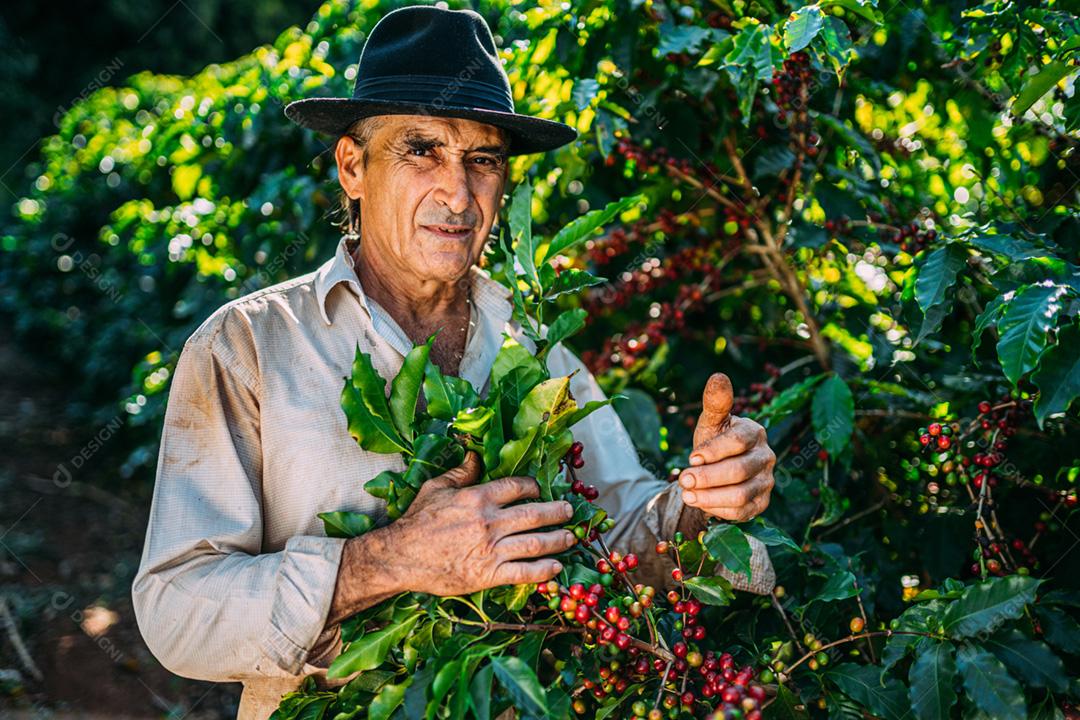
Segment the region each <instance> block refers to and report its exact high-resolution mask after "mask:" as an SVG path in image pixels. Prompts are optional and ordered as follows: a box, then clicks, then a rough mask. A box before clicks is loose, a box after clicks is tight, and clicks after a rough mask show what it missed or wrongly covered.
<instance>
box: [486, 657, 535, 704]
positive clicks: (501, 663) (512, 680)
mask: <svg viewBox="0 0 1080 720" xmlns="http://www.w3.org/2000/svg"><path fill="white" fill-rule="evenodd" d="M491 666H492V669H493V670H494V672H495V677H496V678H497V679H498V681H499V683H500V684H501V685H502V686H503V687H504V688H506V691H507V692H508V693H510V697H511V698H512V699H513V701H514V706H515V707H516V708H518V709H519V710H521V711H523V712H525V713H527V714H529V715H534V716H537V717H546V716H547V714H548V702H547V693H546V692H545V691H544V688H543V686H542V685H541V684H540V680H539V679H538V678H537V677H536V673H535V672H533V670H532V668H530V667H529V666H528V665H526V664H525V663H524V662H522V660H521V659H520V658H517V657H514V656H512V655H510V656H498V655H496V656H494V657H492V658H491Z"/></svg>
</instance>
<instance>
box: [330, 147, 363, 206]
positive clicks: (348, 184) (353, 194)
mask: <svg viewBox="0 0 1080 720" xmlns="http://www.w3.org/2000/svg"><path fill="white" fill-rule="evenodd" d="M334 159H335V160H336V161H337V167H338V182H340V183H341V189H342V190H344V191H345V194H346V195H348V196H349V197H350V198H352V199H353V200H363V199H364V149H363V148H362V147H361V146H360V144H359V143H358V142H356V140H353V139H352V138H351V137H349V136H348V135H345V136H343V137H341V138H339V139H338V141H337V146H335V147H334Z"/></svg>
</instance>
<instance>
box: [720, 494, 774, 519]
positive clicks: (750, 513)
mask: <svg viewBox="0 0 1080 720" xmlns="http://www.w3.org/2000/svg"><path fill="white" fill-rule="evenodd" d="M768 507H769V496H768V494H767V493H762V494H761V495H758V497H757V498H755V499H754V501H753V502H752V503H750V504H749V505H744V506H742V507H737V508H736V507H716V508H709V509H708V510H705V512H706V513H708V514H709V515H713V516H715V517H718V518H720V519H721V520H727V521H729V522H746V521H747V520H751V519H753V518H756V517H757V516H758V515H760V514H761V513H763V512H765V510H766V509H767V508H768Z"/></svg>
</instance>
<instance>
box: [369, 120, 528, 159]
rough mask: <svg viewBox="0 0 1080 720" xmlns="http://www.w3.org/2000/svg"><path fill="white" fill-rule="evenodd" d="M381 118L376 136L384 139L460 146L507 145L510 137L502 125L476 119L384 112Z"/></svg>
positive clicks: (469, 147) (458, 147) (462, 148)
mask: <svg viewBox="0 0 1080 720" xmlns="http://www.w3.org/2000/svg"><path fill="white" fill-rule="evenodd" d="M380 119H381V120H382V122H381V123H380V125H379V129H378V131H377V132H376V138H378V140H381V141H382V142H384V143H400V142H404V141H406V140H409V139H418V138H419V139H426V140H431V141H434V142H437V143H439V144H440V145H442V146H445V147H448V148H451V149H458V150H467V149H475V148H485V149H491V148H497V147H501V148H503V149H505V148H506V147H507V145H508V144H509V137H508V136H507V134H506V132H505V131H504V130H503V129H502V128H498V127H495V126H494V125H489V124H487V123H483V122H479V121H477V120H467V119H465V118H449V117H434V116H430V115H382V116H380Z"/></svg>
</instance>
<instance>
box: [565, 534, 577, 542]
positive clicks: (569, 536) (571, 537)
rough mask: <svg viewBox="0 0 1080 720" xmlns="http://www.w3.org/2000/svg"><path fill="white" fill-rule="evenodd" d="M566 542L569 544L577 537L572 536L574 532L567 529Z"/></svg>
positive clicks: (575, 540)
mask: <svg viewBox="0 0 1080 720" xmlns="http://www.w3.org/2000/svg"><path fill="white" fill-rule="evenodd" d="M566 542H568V543H570V544H571V545H572V544H574V543H576V542H577V538H576V537H574V533H572V532H570V531H569V530H567V531H566Z"/></svg>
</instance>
